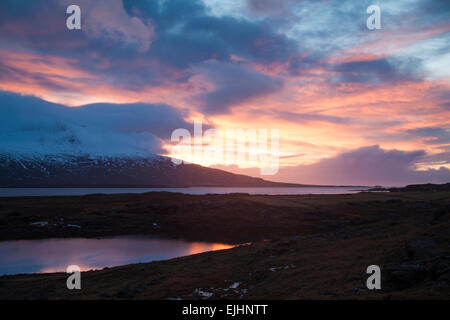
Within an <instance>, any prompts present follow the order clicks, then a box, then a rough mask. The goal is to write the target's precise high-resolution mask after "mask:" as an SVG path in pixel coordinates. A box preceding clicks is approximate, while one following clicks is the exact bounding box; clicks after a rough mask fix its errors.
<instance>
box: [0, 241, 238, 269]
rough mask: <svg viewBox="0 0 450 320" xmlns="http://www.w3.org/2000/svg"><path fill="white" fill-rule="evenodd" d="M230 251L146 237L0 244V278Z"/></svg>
mask: <svg viewBox="0 0 450 320" xmlns="http://www.w3.org/2000/svg"><path fill="white" fill-rule="evenodd" d="M231 247H232V246H231V245H226V244H220V243H205V242H187V241H183V240H171V239H155V238H145V237H115V238H105V239H45V240H18V241H2V242H0V275H5V274H18V273H46V272H65V271H66V268H67V266H69V265H72V264H75V265H78V266H80V268H81V270H82V271H87V270H91V269H102V268H104V267H112V266H119V265H125V264H131V263H139V262H149V261H155V260H165V259H171V258H175V257H180V256H186V255H190V254H196V253H201V252H205V251H213V250H222V249H228V248H231Z"/></svg>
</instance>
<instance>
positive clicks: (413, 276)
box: [382, 264, 427, 289]
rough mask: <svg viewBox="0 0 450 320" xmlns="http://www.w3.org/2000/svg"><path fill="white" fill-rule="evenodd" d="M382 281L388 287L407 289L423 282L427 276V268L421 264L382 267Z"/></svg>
mask: <svg viewBox="0 0 450 320" xmlns="http://www.w3.org/2000/svg"><path fill="white" fill-rule="evenodd" d="M382 272H383V273H384V274H383V275H382V282H383V283H384V284H386V286H387V287H390V288H394V289H406V288H409V287H412V286H414V285H417V284H418V283H420V282H422V281H423V280H424V279H425V278H426V276H427V271H426V269H425V268H424V267H423V266H422V265H420V264H400V265H397V266H390V267H386V268H384V269H382Z"/></svg>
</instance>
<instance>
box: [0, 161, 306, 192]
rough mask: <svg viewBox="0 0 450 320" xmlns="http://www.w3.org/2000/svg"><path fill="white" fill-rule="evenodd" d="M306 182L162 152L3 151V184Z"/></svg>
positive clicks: (0, 163)
mask: <svg viewBox="0 0 450 320" xmlns="http://www.w3.org/2000/svg"><path fill="white" fill-rule="evenodd" d="M194 186H214V187H219V186H220V187H302V186H307V185H300V184H291V183H278V182H271V181H266V180H263V179H260V178H253V177H249V176H245V175H237V174H233V173H230V172H226V171H223V170H219V169H212V168H206V167H202V166H199V165H195V164H180V165H175V164H174V163H173V162H172V160H171V159H170V158H167V157H162V156H157V155H154V156H151V157H147V158H143V157H136V158H133V157H128V156H127V157H91V156H74V155H61V154H58V155H35V156H23V155H11V154H0V187H4V188H5V187H168V188H171V187H194Z"/></svg>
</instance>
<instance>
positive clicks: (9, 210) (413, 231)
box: [0, 192, 450, 300]
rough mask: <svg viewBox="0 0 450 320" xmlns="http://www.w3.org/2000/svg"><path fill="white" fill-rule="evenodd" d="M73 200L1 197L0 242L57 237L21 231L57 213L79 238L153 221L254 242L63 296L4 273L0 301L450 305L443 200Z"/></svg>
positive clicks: (112, 271) (113, 271) (447, 215)
mask: <svg viewBox="0 0 450 320" xmlns="http://www.w3.org/2000/svg"><path fill="white" fill-rule="evenodd" d="M82 198H83V201H79V200H80V197H62V198H60V197H47V198H39V201H36V198H34V199H33V198H22V199H17V198H9V199H5V198H2V199H0V217H1V219H2V220H1V222H2V223H0V231H1V232H0V234H1V236H2V239H8V238H23V237H24V236H26V235H28V236H32V237H34V238H36V239H39V238H43V237H45V236H48V234H49V233H51V234H59V233H58V232H56V231H54V232H51V231H50V229H49V230H46V231H47V232H42V230H43V229H39V228H40V227H36V228H37V229H35V231H32V232H30V230H33V229H30V227H29V221H30V219H32V220H36V219H41V220H42V219H43V218H46V219H49V220H50V219H53V218H58V219H59V218H60V216H61V215H64V217H65V223H67V224H68V223H69V222H70V223H74V224H76V223H79V224H80V226H81V229H80V230H73V231H72V232H73V233H75V232H79V235H80V232H81V234H83V232H84V233H85V234H89V233H91V234H92V235H93V236H94V235H95V236H99V235H103V234H115V233H120V232H132V233H133V234H135V235H136V234H145V232H147V234H156V233H155V232H154V230H153V229H151V232H149V226H150V222H153V221H154V220H155V219H157V218H158V219H160V220H159V222H160V225H161V229H162V230H161V231H160V233H159V234H160V235H162V234H163V233H165V234H167V235H171V236H178V237H182V238H183V239H186V240H188V239H189V238H190V237H194V238H195V237H196V238H197V239H198V240H199V241H200V240H202V241H211V242H215V241H217V240H218V239H225V240H227V239H228V240H230V239H237V238H239V237H240V238H241V240H240V241H241V242H251V243H252V244H251V245H247V246H238V247H235V248H232V249H227V250H223V251H214V252H206V253H200V254H196V255H189V256H184V257H179V258H174V259H170V260H163V261H154V262H149V263H139V264H132V265H124V266H119V267H112V268H105V269H102V270H99V271H88V272H82V279H83V280H82V281H83V284H84V286H83V290H80V291H69V290H67V289H66V287H65V281H66V278H67V275H66V274H64V273H53V274H52V273H50V274H34V275H30V274H24V275H14V276H3V277H0V298H1V299H174V298H180V299H205V298H208V299H249V300H251V299H448V298H450V282H449V280H450V274H449V272H448V266H450V256H448V243H450V235H449V234H448V230H449V228H450V193H449V192H395V193H357V194H350V195H297V196H259V195H255V196H251V195H243V194H234V195H202V196H193V195H182V194H164V193H163V194H144V195H92V196H85V197H82ZM63 207H64V208H65V209H64V213H63V212H61V210H60V209H59V208H63ZM5 218H7V219H5ZM99 226H102V228H103V229H102V230H101V231H102V232H97V233H96V234H94V232H93V231H95V230H97V231H98V228H99ZM187 226H188V227H187ZM119 227H120V228H119ZM96 228H97V229H96ZM61 229H62V230H64V228H61ZM6 230H10V231H9V233H8V232H6V233H5V231H6ZM36 230H38V231H36ZM82 230H84V231H82ZM63 234H66V233H60V235H63ZM217 242H222V241H217ZM372 264H376V265H380V267H381V268H382V273H383V275H382V277H383V279H384V282H383V286H382V290H378V291H377V292H373V291H370V290H368V289H367V288H365V280H366V273H365V271H366V268H367V266H368V265H372ZM446 266H447V267H446ZM235 283H239V285H238V286H237V287H236V288H230V286H232V285H233V284H235ZM42 288H46V289H45V290H43V289H42ZM202 292H203V293H204V292H208V294H209V293H210V294H211V295H209V296H208V297H205V296H203V295H202V294H201V293H202Z"/></svg>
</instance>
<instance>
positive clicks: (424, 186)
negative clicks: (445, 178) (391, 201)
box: [387, 183, 450, 192]
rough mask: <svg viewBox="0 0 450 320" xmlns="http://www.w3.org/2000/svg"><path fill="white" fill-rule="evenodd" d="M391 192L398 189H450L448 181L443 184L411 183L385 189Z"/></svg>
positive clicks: (398, 190)
mask: <svg viewBox="0 0 450 320" xmlns="http://www.w3.org/2000/svg"><path fill="white" fill-rule="evenodd" d="M387 190H389V191H392V192H400V191H402V192H403V191H421V192H423V191H450V183H445V184H432V183H427V184H411V185H408V186H406V187H403V188H389V189H387Z"/></svg>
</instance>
